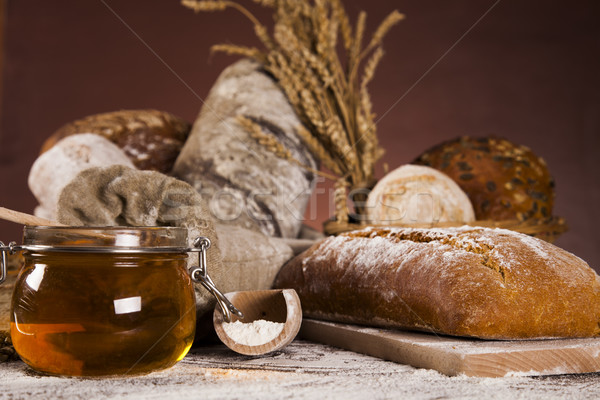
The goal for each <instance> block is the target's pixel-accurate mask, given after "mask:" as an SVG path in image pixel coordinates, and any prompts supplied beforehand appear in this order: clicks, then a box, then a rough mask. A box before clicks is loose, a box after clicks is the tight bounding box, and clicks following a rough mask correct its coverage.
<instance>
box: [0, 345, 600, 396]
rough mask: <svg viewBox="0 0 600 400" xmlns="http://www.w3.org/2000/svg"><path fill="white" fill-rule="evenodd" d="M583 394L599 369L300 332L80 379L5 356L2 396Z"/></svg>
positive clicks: (595, 389) (594, 392)
mask: <svg viewBox="0 0 600 400" xmlns="http://www.w3.org/2000/svg"><path fill="white" fill-rule="evenodd" d="M3 398H9V399H21V398H27V399H31V398H43V399H47V398H58V399H105V398H119V399H169V398H174V399H175V398H202V399H261V400H264V399H287V398H294V399H344V400H351V399H365V398H366V399H369V400H372V399H394V398H402V399H410V398H419V399H423V398H425V399H434V398H435V399H437V398H444V399H453V398H457V399H458V398H460V399H480V398H485V399H486V400H487V399H505V398H544V399H558V398H569V399H584V398H600V374H584V375H558V376H547V377H527V376H512V377H504V378H470V377H465V376H457V377H447V376H445V375H442V374H439V373H437V372H435V371H432V370H426V369H415V368H412V367H410V366H407V365H402V364H397V363H394V362H389V361H383V360H380V359H377V358H373V357H369V356H364V355H361V354H357V353H353V352H350V351H345V350H339V349H336V348H333V347H329V346H325V345H320V344H314V343H311V342H308V341H303V340H296V341H294V342H293V343H292V344H290V345H289V346H287V347H286V348H284V349H283V350H282V351H279V352H276V353H273V354H270V355H267V356H263V357H247V356H241V355H237V354H235V353H233V352H231V351H230V350H229V349H227V348H226V347H225V346H223V345H211V346H205V347H200V348H195V349H192V351H191V352H190V353H189V354H188V355H187V356H186V357H185V358H184V359H183V360H182V361H181V362H179V363H178V364H177V365H175V366H174V367H172V368H170V369H167V370H164V371H159V372H155V373H151V374H148V375H144V376H136V377H123V378H110V379H79V378H59V377H49V376H43V375H39V374H37V373H35V372H33V371H32V370H30V369H29V368H27V367H26V366H25V364H23V363H22V362H21V361H13V362H9V363H3V364H0V399H3Z"/></svg>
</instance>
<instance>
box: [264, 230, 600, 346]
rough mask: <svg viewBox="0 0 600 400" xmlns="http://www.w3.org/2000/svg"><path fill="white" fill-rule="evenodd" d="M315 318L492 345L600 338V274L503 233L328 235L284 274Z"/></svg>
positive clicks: (279, 282)
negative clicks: (481, 340) (464, 338)
mask: <svg viewBox="0 0 600 400" xmlns="http://www.w3.org/2000/svg"><path fill="white" fill-rule="evenodd" d="M275 285H276V287H279V288H284V287H285V288H294V289H295V290H296V291H297V292H298V294H299V296H300V299H301V301H302V309H303V312H304V314H305V315H306V316H309V317H313V318H319V319H326V320H331V321H339V322H348V323H357V324H366V325H374V326H382V327H393V328H402V329H410V330H420V331H426V332H435V333H442V334H448V335H456V336H468V337H478V338H485V339H533V338H560V337H591V336H598V335H599V334H600V329H599V327H598V321H599V316H600V278H599V277H598V275H597V274H596V273H595V272H594V271H593V270H592V269H591V268H590V267H589V266H588V265H587V263H585V262H584V261H583V260H581V259H580V258H578V257H576V256H575V255H573V254H571V253H569V252H567V251H565V250H563V249H560V248H558V247H556V246H554V245H552V244H550V243H547V242H545V241H543V240H539V239H535V238H532V237H530V236H527V235H523V234H520V233H517V232H513V231H508V230H503V229H488V228H473V227H466V226H465V227H461V228H445V229H402V228H393V229H392V228H390V229H374V228H367V229H365V230H361V231H354V232H349V233H346V234H342V235H340V236H337V237H329V238H327V239H325V240H323V241H321V242H319V243H317V244H315V245H314V246H313V247H311V248H310V249H308V250H307V251H306V252H304V253H302V254H300V255H299V256H297V257H296V258H294V259H292V260H291V261H290V262H289V263H288V264H286V265H285V266H284V267H283V268H282V270H281V271H280V273H279V275H278V277H277V279H276V282H275Z"/></svg>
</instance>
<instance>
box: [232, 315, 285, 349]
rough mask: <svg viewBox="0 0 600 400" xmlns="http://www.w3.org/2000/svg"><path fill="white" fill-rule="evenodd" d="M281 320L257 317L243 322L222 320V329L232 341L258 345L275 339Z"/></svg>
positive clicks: (279, 329)
mask: <svg viewBox="0 0 600 400" xmlns="http://www.w3.org/2000/svg"><path fill="white" fill-rule="evenodd" d="M283 325H284V323H283V322H273V321H266V320H264V319H259V320H256V321H253V322H248V323H244V322H241V321H235V322H224V323H223V330H224V331H225V333H226V334H227V336H229V337H230V338H231V339H232V340H233V341H235V342H237V343H239V344H243V345H246V346H260V345H262V344H265V343H268V342H270V341H271V340H273V339H275V338H276V337H277V336H279V334H280V333H281V331H282V330H283Z"/></svg>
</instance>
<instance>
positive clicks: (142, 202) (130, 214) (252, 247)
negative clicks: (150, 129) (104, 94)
mask: <svg viewBox="0 0 600 400" xmlns="http://www.w3.org/2000/svg"><path fill="white" fill-rule="evenodd" d="M58 220H59V222H61V223H63V224H67V225H78V226H81V225H85V226H92V225H94V226H116V225H119V226H178V227H185V228H187V229H188V231H189V233H188V234H189V240H190V243H189V244H188V245H189V246H190V247H191V246H193V243H192V242H193V240H194V239H195V238H196V237H198V236H205V237H208V238H209V239H210V241H211V243H212V246H211V248H210V249H209V250H208V253H207V262H208V273H209V275H210V276H211V278H212V279H213V281H214V282H215V284H216V285H217V287H218V288H219V289H220V290H221V291H222V292H229V291H236V290H260V289H268V288H270V287H271V285H272V283H273V280H274V279H275V275H276V274H277V272H278V271H279V268H280V267H281V265H283V263H284V262H285V261H287V260H288V259H289V258H290V257H291V256H292V251H291V249H290V248H289V247H288V246H286V245H285V244H283V243H281V242H276V241H274V240H272V239H271V238H268V237H267V236H265V235H262V234H259V233H256V232H250V231H247V230H244V229H241V228H238V229H234V230H231V229H230V230H227V231H226V232H227V234H226V235H223V238H222V239H221V240H220V238H219V236H218V235H217V231H216V228H215V223H214V221H213V218H212V216H211V214H210V212H209V209H208V207H207V205H206V202H205V201H204V199H203V198H202V197H201V196H200V195H199V194H198V192H196V190H194V188H192V187H191V186H190V185H188V184H187V183H185V182H183V181H180V180H178V179H175V178H172V177H168V176H166V175H163V174H161V173H159V172H155V171H139V170H135V169H132V168H127V167H123V166H118V165H115V166H110V167H99V168H90V169H87V170H85V171H82V172H81V173H80V174H79V175H77V177H75V178H74V179H73V180H72V181H71V182H70V183H69V184H68V185H67V186H66V187H65V188H64V190H63V191H62V192H61V195H60V198H59V202H58ZM249 238H251V240H250V239H249ZM223 242H225V243H223ZM243 244H246V246H243ZM222 248H223V249H225V250H226V251H227V252H228V254H226V255H225V256H226V262H223V256H222V253H221V249H222ZM189 263H190V264H193V265H197V256H196V255H190V259H189ZM214 304H215V299H214V298H213V297H212V295H211V294H210V293H209V292H208V291H207V290H206V289H204V288H203V287H202V286H201V285H196V305H197V315H198V318H199V319H201V318H202V317H203V316H205V314H207V313H209V312H212V309H213V308H214Z"/></svg>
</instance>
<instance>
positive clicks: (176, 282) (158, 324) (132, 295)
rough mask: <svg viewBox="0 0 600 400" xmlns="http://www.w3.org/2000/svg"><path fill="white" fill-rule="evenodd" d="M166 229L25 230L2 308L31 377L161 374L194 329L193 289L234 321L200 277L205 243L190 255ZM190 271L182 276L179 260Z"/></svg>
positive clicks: (182, 239) (227, 305)
mask: <svg viewBox="0 0 600 400" xmlns="http://www.w3.org/2000/svg"><path fill="white" fill-rule="evenodd" d="M187 240H188V238H187V229H185V228H173V227H140V228H137V227H136V228H130V227H102V228H88V227H31V226H26V227H25V229H24V235H23V245H17V244H16V243H14V242H12V243H10V244H9V245H8V246H5V245H4V244H3V243H1V242H0V253H1V254H2V256H1V260H0V262H1V265H0V273H1V275H0V281H3V280H4V279H5V278H6V253H7V252H8V253H15V252H17V251H23V257H24V265H23V267H22V269H21V271H20V273H19V276H18V278H17V282H16V284H15V289H14V292H13V297H12V304H11V338H12V341H13V345H14V347H15V350H16V351H17V353H18V354H19V355H20V356H21V358H22V359H23V361H25V362H26V363H27V364H28V365H29V366H31V367H32V368H33V369H35V370H37V371H40V372H45V373H49V374H56V375H72V376H102V375H118V374H139V373H146V372H150V371H153V370H157V369H162V368H167V367H169V366H171V365H173V364H175V363H176V362H177V361H179V360H181V359H182V358H183V357H184V356H185V355H186V354H187V352H188V350H189V349H190V347H191V345H192V341H193V339H194V334H195V329H196V305H195V304H196V303H195V295H194V287H193V282H198V283H201V284H202V285H203V286H204V287H205V288H206V289H207V290H209V291H210V292H211V293H212V294H213V295H214V296H215V297H216V299H217V304H218V305H219V307H220V308H221V310H222V311H223V315H224V316H226V318H230V317H231V313H234V314H236V315H238V316H241V312H240V311H239V310H237V309H236V308H235V307H234V306H233V304H231V302H230V301H229V300H227V298H226V297H225V296H224V295H223V294H222V293H221V292H220V291H219V290H218V289H217V288H216V286H215V284H214V282H213V281H212V280H211V279H210V276H209V275H208V272H207V265H206V252H207V250H208V248H209V247H210V241H209V240H208V238H205V237H200V238H197V239H196V240H195V241H194V247H192V248H189V247H188V246H187V243H188V241H187ZM189 252H196V253H198V266H197V267H193V268H191V269H190V270H189V271H188V270H187V269H186V259H187V257H188V255H187V253H189Z"/></svg>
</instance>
